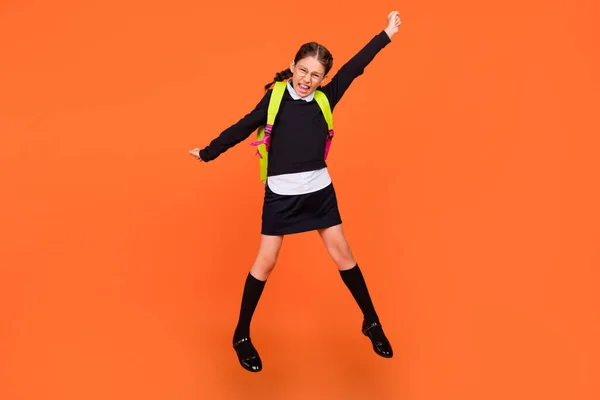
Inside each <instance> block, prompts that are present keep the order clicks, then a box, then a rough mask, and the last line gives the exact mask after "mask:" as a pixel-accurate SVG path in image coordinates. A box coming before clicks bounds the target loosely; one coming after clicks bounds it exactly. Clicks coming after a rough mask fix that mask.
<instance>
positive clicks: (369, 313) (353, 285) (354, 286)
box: [340, 264, 379, 324]
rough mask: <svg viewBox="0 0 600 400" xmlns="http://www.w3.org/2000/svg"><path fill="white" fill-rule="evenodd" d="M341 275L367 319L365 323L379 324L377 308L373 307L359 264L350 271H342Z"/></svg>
mask: <svg viewBox="0 0 600 400" xmlns="http://www.w3.org/2000/svg"><path fill="white" fill-rule="evenodd" d="M340 275H341V276H342V280H343V281H344V283H345V284H346V286H347V287H348V289H349V290H350V293H352V296H353V297H354V300H356V302H357V303H358V306H359V307H360V309H361V311H362V313H363V316H364V318H365V322H366V323H367V324H370V323H373V322H379V316H378V315H377V313H376V312H375V307H374V306H373V302H372V301H371V296H370V295H369V290H368V289H367V283H366V282H365V278H364V277H363V274H362V272H361V270H360V268H359V267H358V264H357V265H355V266H354V267H352V268H350V269H347V270H343V271H340Z"/></svg>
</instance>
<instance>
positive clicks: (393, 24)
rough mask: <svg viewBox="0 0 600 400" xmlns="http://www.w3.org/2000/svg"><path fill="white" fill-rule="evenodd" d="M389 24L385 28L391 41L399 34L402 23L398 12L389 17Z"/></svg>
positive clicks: (393, 12) (390, 14)
mask: <svg viewBox="0 0 600 400" xmlns="http://www.w3.org/2000/svg"><path fill="white" fill-rule="evenodd" d="M387 20H388V24H387V27H386V28H385V33H387V34H388V36H389V37H390V39H391V38H392V37H393V36H394V35H395V34H396V33H397V32H398V27H399V26H400V24H401V23H402V21H401V20H400V16H398V11H392V12H391V13H389V15H388V16H387Z"/></svg>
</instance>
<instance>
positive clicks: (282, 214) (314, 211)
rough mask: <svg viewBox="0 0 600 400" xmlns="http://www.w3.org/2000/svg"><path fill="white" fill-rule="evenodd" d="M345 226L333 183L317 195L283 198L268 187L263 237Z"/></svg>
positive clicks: (315, 193)
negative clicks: (342, 224)
mask: <svg viewBox="0 0 600 400" xmlns="http://www.w3.org/2000/svg"><path fill="white" fill-rule="evenodd" d="M341 223H342V218H341V216H340V211H339V209H338V204H337V198H336V195H335V189H334V188H333V184H329V185H328V186H327V187H325V188H323V189H321V190H318V191H316V192H313V193H306V194H300V195H279V194H276V193H274V192H273V191H272V190H271V189H269V186H268V185H267V186H266V187H265V198H264V202H263V210H262V230H261V233H262V234H263V235H269V236H280V235H290V234H293V233H301V232H308V231H312V230H316V229H324V228H329V227H331V226H335V225H339V224H341Z"/></svg>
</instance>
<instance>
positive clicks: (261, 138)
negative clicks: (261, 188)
mask: <svg viewBox="0 0 600 400" xmlns="http://www.w3.org/2000/svg"><path fill="white" fill-rule="evenodd" d="M286 85H287V83H286V82H275V85H274V86H273V92H272V93H271V98H270V99H269V107H268V109H267V124H266V125H264V126H261V127H260V128H259V129H258V134H257V135H256V141H255V142H252V143H251V145H252V146H256V155H258V156H259V157H260V160H259V166H260V180H261V181H262V182H263V183H266V181H267V167H268V155H269V145H270V142H271V130H272V129H273V124H274V123H275V118H276V117H277V113H278V112H279V106H280V105H281V99H282V98H283V94H284V92H285V87H286Z"/></svg>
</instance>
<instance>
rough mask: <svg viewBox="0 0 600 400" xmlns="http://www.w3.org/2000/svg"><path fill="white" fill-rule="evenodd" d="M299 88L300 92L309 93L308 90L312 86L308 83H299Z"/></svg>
mask: <svg viewBox="0 0 600 400" xmlns="http://www.w3.org/2000/svg"><path fill="white" fill-rule="evenodd" d="M298 89H299V90H300V92H302V93H308V91H309V90H310V86H308V85H304V84H302V83H298Z"/></svg>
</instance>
